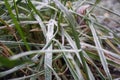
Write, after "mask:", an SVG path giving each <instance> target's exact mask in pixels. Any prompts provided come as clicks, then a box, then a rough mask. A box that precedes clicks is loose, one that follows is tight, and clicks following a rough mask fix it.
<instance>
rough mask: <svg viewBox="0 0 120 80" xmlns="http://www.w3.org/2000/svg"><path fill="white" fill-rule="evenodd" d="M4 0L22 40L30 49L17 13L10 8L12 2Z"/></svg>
mask: <svg viewBox="0 0 120 80" xmlns="http://www.w3.org/2000/svg"><path fill="white" fill-rule="evenodd" d="M4 1H5V5H6V7H7V9H8V12H9V14H10V16H11V18H12V20H13V22H14V24H15V27H16V29H17V30H18V32H19V34H20V36H21V38H22V40H23V41H24V43H25V46H26V48H27V50H30V48H29V46H28V44H27V41H26V39H25V36H24V34H23V31H22V30H21V28H20V25H19V23H18V21H17V19H16V18H15V15H14V14H13V12H12V9H11V8H10V4H9V3H8V0H4Z"/></svg>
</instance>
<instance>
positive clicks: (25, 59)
mask: <svg viewBox="0 0 120 80" xmlns="http://www.w3.org/2000/svg"><path fill="white" fill-rule="evenodd" d="M99 2H100V1H99V0H96V1H95V2H94V3H90V2H88V1H86V0H84V1H67V2H66V1H58V0H52V1H48V0H46V1H44V0H43V1H37V0H25V1H23V0H18V1H15V0H13V1H12V0H9V1H8V0H4V1H0V8H1V11H2V12H1V14H0V35H1V37H0V53H1V55H0V57H1V58H0V67H1V69H0V77H1V79H3V80H6V79H11V80H23V79H30V80H31V79H33V80H36V79H41V80H44V79H45V80H56V79H57V80H97V79H102V80H106V79H108V80H112V79H114V78H117V77H118V76H117V77H116V76H114V73H113V72H112V71H111V67H112V68H113V69H116V70H118V69H119V67H120V51H119V50H118V45H119V44H120V41H119V36H118V35H116V34H115V32H113V31H112V30H110V29H109V28H106V26H104V25H102V24H101V23H99V22H98V21H97V17H96V16H95V15H94V13H93V11H94V9H95V8H96V7H97V6H99V5H98V4H99ZM84 4H89V5H90V7H89V8H88V9H87V10H86V13H85V14H84V15H81V14H79V13H77V12H76V9H78V8H79V7H80V6H83V5H84ZM99 7H100V6H99ZM100 8H103V9H105V10H108V9H106V8H104V7H100ZM98 9H99V8H98ZM111 12H112V11H111ZM112 13H113V15H116V16H119V14H116V13H114V12H112ZM77 17H80V18H81V21H84V23H85V24H84V25H83V24H80V25H79V24H78V23H77V20H76V18H77ZM109 33H111V34H112V35H113V36H112V38H109V37H106V35H108V36H109ZM115 75H116V74H115Z"/></svg>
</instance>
